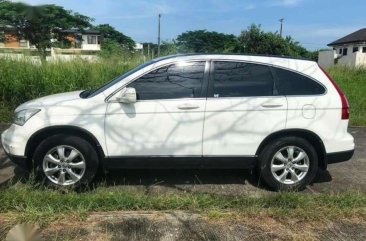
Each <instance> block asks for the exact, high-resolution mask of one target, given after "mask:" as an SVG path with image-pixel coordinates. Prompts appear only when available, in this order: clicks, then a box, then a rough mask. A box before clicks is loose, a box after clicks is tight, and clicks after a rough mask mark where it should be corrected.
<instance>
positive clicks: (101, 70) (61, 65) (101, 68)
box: [0, 56, 143, 122]
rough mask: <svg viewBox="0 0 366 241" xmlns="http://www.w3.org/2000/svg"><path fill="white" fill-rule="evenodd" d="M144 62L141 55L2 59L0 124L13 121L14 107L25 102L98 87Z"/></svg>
mask: <svg viewBox="0 0 366 241" xmlns="http://www.w3.org/2000/svg"><path fill="white" fill-rule="evenodd" d="M141 62H143V60H142V59H141V56H125V57H119V58H116V57H113V58H109V59H100V60H99V61H97V62H89V61H85V60H81V59H75V60H73V61H69V62H46V63H43V64H35V63H32V62H30V61H29V60H25V59H24V60H14V59H7V58H0V122H9V121H10V120H11V116H12V112H13V110H14V108H15V107H16V106H18V105H19V104H21V103H23V102H26V101H28V100H31V99H35V98H38V97H41V96H45V95H50V94H54V93H61V92H67V91H73V90H83V89H92V88H96V87H98V86H100V85H101V84H103V83H105V82H107V81H108V80H110V79H112V78H114V77H116V76H117V75H119V74H121V73H123V72H125V71H127V70H129V69H131V68H133V67H135V66H136V65H138V64H139V63H141Z"/></svg>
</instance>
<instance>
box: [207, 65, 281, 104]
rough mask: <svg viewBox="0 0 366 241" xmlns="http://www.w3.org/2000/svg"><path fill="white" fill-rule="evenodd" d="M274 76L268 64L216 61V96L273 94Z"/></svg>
mask: <svg viewBox="0 0 366 241" xmlns="http://www.w3.org/2000/svg"><path fill="white" fill-rule="evenodd" d="M273 85H274V81H273V77H272V74H271V70H270V68H269V67H268V66H265V65H258V64H249V63H241V62H215V67H214V96H215V97H239V96H271V95H273Z"/></svg>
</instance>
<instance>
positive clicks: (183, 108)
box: [178, 103, 200, 110]
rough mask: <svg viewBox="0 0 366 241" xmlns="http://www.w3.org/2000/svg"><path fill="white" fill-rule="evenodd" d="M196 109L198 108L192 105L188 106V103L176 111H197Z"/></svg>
mask: <svg viewBox="0 0 366 241" xmlns="http://www.w3.org/2000/svg"><path fill="white" fill-rule="evenodd" d="M198 108H200V107H199V106H198V105H193V104H189V103H185V104H182V105H179V106H178V109H180V110H194V109H198Z"/></svg>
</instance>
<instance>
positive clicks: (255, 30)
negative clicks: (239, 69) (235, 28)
mask: <svg viewBox="0 0 366 241" xmlns="http://www.w3.org/2000/svg"><path fill="white" fill-rule="evenodd" d="M238 39H239V45H238V47H237V51H238V52H241V53H248V54H270V55H287V56H294V57H300V56H301V57H308V58H312V57H313V54H312V53H311V52H309V51H308V50H306V49H305V48H304V47H302V46H301V45H300V44H299V43H298V42H296V41H295V40H294V39H293V38H292V37H290V36H287V37H285V38H282V37H281V36H280V35H279V34H278V33H276V32H275V33H273V32H264V31H263V30H261V26H260V25H255V24H252V25H251V26H250V27H248V29H247V30H245V31H242V32H241V34H240V35H239V38H238Z"/></svg>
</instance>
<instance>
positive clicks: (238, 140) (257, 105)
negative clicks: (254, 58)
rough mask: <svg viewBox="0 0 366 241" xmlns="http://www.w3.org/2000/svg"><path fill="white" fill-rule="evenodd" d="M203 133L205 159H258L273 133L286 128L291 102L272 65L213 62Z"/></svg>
mask: <svg viewBox="0 0 366 241" xmlns="http://www.w3.org/2000/svg"><path fill="white" fill-rule="evenodd" d="M211 72H212V73H213V74H212V75H211V78H210V84H209V93H208V98H207V103H206V116H205V123H204V126H205V128H204V134H203V155H204V156H254V155H255V153H256V151H257V148H258V146H259V144H260V143H261V141H263V140H264V138H266V137H267V136H268V135H269V134H271V133H273V132H275V131H278V130H281V129H283V128H285V125H286V112H287V100H286V97H284V96H278V95H277V93H276V88H275V83H274V77H273V74H272V71H271V67H270V66H266V65H260V64H253V63H245V62H231V61H216V62H213V66H212V69H211Z"/></svg>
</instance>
